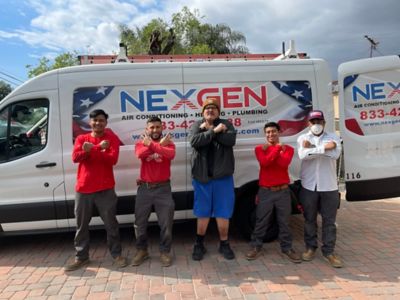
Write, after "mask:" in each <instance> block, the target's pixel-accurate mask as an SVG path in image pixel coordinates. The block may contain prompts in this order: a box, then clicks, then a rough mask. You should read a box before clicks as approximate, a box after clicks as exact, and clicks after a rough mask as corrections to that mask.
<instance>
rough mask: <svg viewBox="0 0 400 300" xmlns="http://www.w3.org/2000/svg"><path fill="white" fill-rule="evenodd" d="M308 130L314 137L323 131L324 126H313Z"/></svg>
mask: <svg viewBox="0 0 400 300" xmlns="http://www.w3.org/2000/svg"><path fill="white" fill-rule="evenodd" d="M310 130H311V132H312V133H313V134H314V135H320V134H321V133H322V131H324V126H322V125H321V124H314V125H312V126H311V127H310Z"/></svg>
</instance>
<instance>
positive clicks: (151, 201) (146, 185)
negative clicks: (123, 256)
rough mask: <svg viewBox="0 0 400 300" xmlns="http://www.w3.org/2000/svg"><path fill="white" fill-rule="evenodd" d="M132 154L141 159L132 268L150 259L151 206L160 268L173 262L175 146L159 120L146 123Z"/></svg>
mask: <svg viewBox="0 0 400 300" xmlns="http://www.w3.org/2000/svg"><path fill="white" fill-rule="evenodd" d="M135 154H136V157H137V158H138V159H140V160H141V166H140V179H138V181H137V183H138V190H137V194H136V202H135V234H136V248H137V252H136V254H135V256H134V257H133V260H132V265H133V266H138V265H140V264H142V263H143V262H144V261H145V260H146V259H148V258H149V252H148V251H147V246H148V245H147V224H148V219H149V216H150V213H151V210H152V207H154V210H155V212H156V214H157V219H158V224H159V226H160V229H161V232H160V261H161V265H162V266H163V267H168V266H170V265H171V263H172V257H171V255H170V251H171V243H172V225H173V219H174V210H175V202H174V200H173V199H172V193H171V184H170V177H171V160H173V159H174V157H175V144H174V143H173V142H172V139H171V135H170V134H167V135H165V136H163V135H162V122H161V119H160V118H158V117H151V118H150V119H148V120H147V126H146V131H145V134H144V135H143V136H142V139H141V140H140V141H138V142H137V143H136V145H135Z"/></svg>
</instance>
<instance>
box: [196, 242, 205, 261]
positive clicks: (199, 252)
mask: <svg viewBox="0 0 400 300" xmlns="http://www.w3.org/2000/svg"><path fill="white" fill-rule="evenodd" d="M206 252H207V249H206V248H205V247H204V245H203V244H194V246H193V253H192V259H193V260H202V259H203V257H204V254H206Z"/></svg>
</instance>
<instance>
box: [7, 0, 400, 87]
mask: <svg viewBox="0 0 400 300" xmlns="http://www.w3.org/2000/svg"><path fill="white" fill-rule="evenodd" d="M184 6H187V7H188V8H190V9H191V10H192V11H193V10H194V9H198V10H199V12H200V15H201V16H203V19H202V20H203V22H205V23H211V24H214V25H215V24H221V23H222V24H227V25H228V26H229V27H230V28H231V29H233V30H236V31H239V32H241V33H243V34H244V35H245V37H246V46H247V47H248V49H249V51H250V53H254V54H256V53H279V52H281V50H282V42H285V43H286V45H288V43H289V40H294V41H295V47H296V50H297V51H298V52H306V53H307V54H308V55H309V56H310V57H311V58H323V59H325V60H326V61H327V62H328V64H329V66H330V68H331V72H332V77H333V79H335V76H336V71H337V67H338V65H339V64H340V63H342V62H345V61H349V60H354V59H361V58H367V57H369V56H370V46H371V44H370V42H369V41H368V40H367V39H366V38H365V35H367V36H369V37H370V38H372V39H373V40H374V41H376V42H378V43H379V44H378V45H377V47H376V49H375V50H373V51H372V55H373V56H381V55H393V54H396V55H399V54H400V30H399V28H400V15H399V11H400V1H399V0H380V1H376V0H336V1H332V0H191V1H189V0H169V1H168V0H137V1H134V0H96V1H84V0H1V1H0V16H1V17H0V80H3V81H6V82H7V83H9V84H11V86H12V87H15V86H17V85H19V84H21V82H23V81H25V80H27V79H28V69H27V68H26V66H27V65H31V66H36V65H38V62H39V59H40V58H42V57H47V58H49V59H53V58H54V57H56V56H57V55H59V54H61V53H65V52H67V51H69V52H73V51H76V52H77V53H78V54H81V55H85V54H91V55H96V54H98V55H99V54H103V55H105V54H113V53H118V48H119V47H118V44H119V31H118V25H119V24H125V25H127V26H129V27H132V28H134V27H136V26H138V27H142V26H144V25H146V24H147V23H148V22H149V21H150V20H152V19H154V18H161V19H163V20H165V21H167V22H168V23H169V24H170V22H171V15H172V14H173V13H176V12H179V11H180V10H181V9H182V7H184Z"/></svg>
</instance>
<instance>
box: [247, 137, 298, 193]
mask: <svg viewBox="0 0 400 300" xmlns="http://www.w3.org/2000/svg"><path fill="white" fill-rule="evenodd" d="M255 153H256V157H257V160H258V162H259V164H260V178H259V186H264V187H271V186H276V185H282V184H288V183H290V179H289V173H288V167H289V164H290V162H291V161H292V158H293V154H294V149H293V147H291V146H289V145H284V146H280V145H273V146H268V147H267V149H266V150H263V145H258V146H256V148H255Z"/></svg>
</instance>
